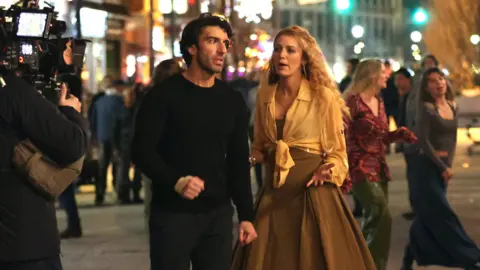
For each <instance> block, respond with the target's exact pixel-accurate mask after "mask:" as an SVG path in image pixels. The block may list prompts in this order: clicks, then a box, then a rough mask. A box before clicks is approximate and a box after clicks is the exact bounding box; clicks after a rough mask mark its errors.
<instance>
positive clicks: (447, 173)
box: [442, 168, 453, 183]
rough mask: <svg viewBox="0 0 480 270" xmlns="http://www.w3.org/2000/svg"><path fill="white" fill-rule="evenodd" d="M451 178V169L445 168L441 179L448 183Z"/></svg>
mask: <svg viewBox="0 0 480 270" xmlns="http://www.w3.org/2000/svg"><path fill="white" fill-rule="evenodd" d="M452 176H453V172H452V169H451V168H447V169H446V170H445V171H443V173H442V177H443V180H444V181H445V183H448V182H449V181H450V179H451V178H452Z"/></svg>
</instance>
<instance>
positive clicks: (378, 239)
mask: <svg viewBox="0 0 480 270" xmlns="http://www.w3.org/2000/svg"><path fill="white" fill-rule="evenodd" d="M387 79H388V77H387V76H386V74H385V67H384V65H383V63H382V62H381V61H379V60H372V59H369V60H364V61H362V62H360V64H359V65H358V67H357V70H356V71H355V74H354V75H353V80H352V83H351V84H350V86H349V87H348V89H347V90H346V91H345V93H344V95H345V99H346V103H347V106H348V107H349V108H350V117H351V121H350V122H349V125H348V132H347V149H348V162H349V168H350V177H351V180H352V183H353V192H354V193H355V196H356V197H357V198H358V199H359V200H360V204H361V205H362V207H363V217H362V231H363V235H364V237H365V239H366V240H367V243H368V247H369V248H370V252H371V254H372V256H373V260H374V261H375V265H376V269H377V270H385V269H387V262H388V254H389V249H390V237H391V229H392V217H391V215H390V211H389V209H388V182H389V181H390V180H391V177H390V172H389V169H388V165H387V162H386V157H385V155H386V153H385V148H386V145H389V144H390V143H393V142H396V141H406V142H409V143H412V142H415V141H416V139H417V138H416V137H415V135H414V134H413V133H412V132H410V131H409V130H408V129H407V128H405V127H401V128H399V129H397V130H395V131H392V132H390V131H389V126H388V120H387V115H386V113H385V109H384V104H383V100H382V98H381V96H380V91H381V89H383V88H385V87H386V84H387Z"/></svg>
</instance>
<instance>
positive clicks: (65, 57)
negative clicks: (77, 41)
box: [63, 40, 73, 65]
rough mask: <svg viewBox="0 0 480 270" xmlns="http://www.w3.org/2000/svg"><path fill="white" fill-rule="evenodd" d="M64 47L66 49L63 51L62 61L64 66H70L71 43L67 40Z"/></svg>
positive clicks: (71, 58) (71, 61)
mask: <svg viewBox="0 0 480 270" xmlns="http://www.w3.org/2000/svg"><path fill="white" fill-rule="evenodd" d="M65 45H66V46H67V48H66V49H65V50H64V51H63V61H65V64H67V65H71V64H72V63H73V57H72V41H71V40H69V41H68V42H67V44H65Z"/></svg>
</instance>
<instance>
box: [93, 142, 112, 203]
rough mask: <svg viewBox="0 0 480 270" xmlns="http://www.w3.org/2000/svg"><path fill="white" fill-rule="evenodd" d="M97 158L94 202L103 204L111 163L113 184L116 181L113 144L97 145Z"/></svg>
mask: <svg viewBox="0 0 480 270" xmlns="http://www.w3.org/2000/svg"><path fill="white" fill-rule="evenodd" d="M98 150H99V157H98V178H97V181H96V182H95V193H96V200H97V201H101V202H103V200H104V198H105V190H106V188H107V170H108V165H110V163H112V166H113V167H112V174H113V182H114V185H115V182H116V181H115V180H116V175H117V173H116V170H117V168H116V165H117V164H116V160H115V159H114V156H113V155H114V151H115V147H114V145H113V142H109V141H103V142H100V143H99V149H98Z"/></svg>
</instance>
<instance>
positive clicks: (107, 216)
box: [58, 148, 480, 270]
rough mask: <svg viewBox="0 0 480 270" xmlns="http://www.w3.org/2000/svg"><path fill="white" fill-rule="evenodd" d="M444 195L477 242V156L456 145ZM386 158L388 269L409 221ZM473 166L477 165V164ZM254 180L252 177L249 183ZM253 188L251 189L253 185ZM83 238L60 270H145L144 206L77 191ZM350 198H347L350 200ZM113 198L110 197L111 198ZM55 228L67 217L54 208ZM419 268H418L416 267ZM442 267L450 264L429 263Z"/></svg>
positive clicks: (72, 244) (398, 160)
mask: <svg viewBox="0 0 480 270" xmlns="http://www.w3.org/2000/svg"><path fill="white" fill-rule="evenodd" d="M457 153H458V156H457V157H456V162H455V166H454V172H455V177H454V179H453V180H452V182H451V186H450V188H449V192H448V198H449V201H450V203H451V204H452V207H453V208H454V209H455V211H456V212H457V214H458V216H459V217H460V219H461V221H462V222H463V225H464V226H465V229H466V230H467V232H468V233H469V234H470V235H471V237H472V238H474V239H475V241H476V243H477V244H480V226H479V225H478V224H480V215H479V213H480V184H479V183H480V178H479V175H480V167H479V166H478V164H479V163H480V155H476V156H472V157H469V156H467V155H465V150H464V148H459V149H458V151H457ZM388 162H389V165H390V168H391V171H392V175H393V179H394V181H393V182H392V183H391V185H390V188H389V190H390V210H391V211H392V216H393V235H392V245H391V252H390V261H389V266H388V269H389V270H390V269H391V270H398V269H400V261H401V258H402V255H403V247H404V245H405V244H406V241H407V234H408V228H409V224H410V222H409V221H405V220H404V219H403V218H402V216H401V214H402V213H403V212H405V211H407V210H408V201H407V195H406V188H407V185H406V180H405V176H404V175H405V173H404V161H403V157H402V156H401V155H391V156H389V157H388ZM475 164H477V166H475ZM252 182H253V183H254V182H255V181H252ZM254 188H255V187H254ZM77 198H78V201H79V204H80V205H81V206H80V216H81V218H82V223H83V224H82V225H83V229H84V237H82V238H79V239H73V240H63V242H62V253H63V258H62V259H63V263H64V268H65V269H68V270H148V269H149V259H148V244H147V243H148V241H147V235H146V234H145V229H144V215H143V206H140V205H136V206H116V205H113V203H112V204H111V206H110V205H107V206H105V207H92V203H93V198H94V195H93V194H81V195H77ZM348 200H349V202H351V199H350V198H348ZM111 201H112V202H113V195H112V198H111ZM58 219H59V226H60V228H63V227H64V226H65V215H64V212H63V211H62V210H58ZM234 233H235V232H234ZM419 269H421V268H419ZM426 269H432V270H437V269H438V270H442V269H448V268H441V267H428V268H426Z"/></svg>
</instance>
